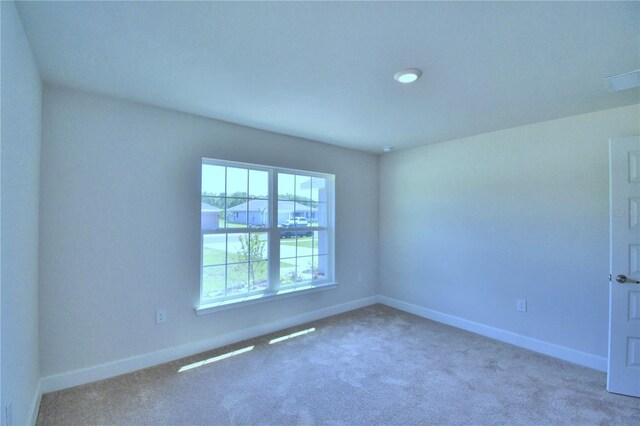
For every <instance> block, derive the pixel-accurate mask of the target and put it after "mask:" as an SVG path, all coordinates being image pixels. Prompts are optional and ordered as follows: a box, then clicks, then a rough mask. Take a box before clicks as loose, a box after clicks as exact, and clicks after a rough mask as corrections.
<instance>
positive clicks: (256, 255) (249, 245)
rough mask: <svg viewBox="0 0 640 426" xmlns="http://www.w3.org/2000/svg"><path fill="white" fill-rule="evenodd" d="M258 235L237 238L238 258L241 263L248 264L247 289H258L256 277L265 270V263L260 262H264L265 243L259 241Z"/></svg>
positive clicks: (264, 241) (244, 235)
mask: <svg viewBox="0 0 640 426" xmlns="http://www.w3.org/2000/svg"><path fill="white" fill-rule="evenodd" d="M260 235H261V234H259V233H252V234H242V235H240V237H239V238H238V240H239V241H240V248H241V250H240V253H238V257H239V260H240V261H241V262H248V263H249V275H250V278H249V279H250V282H249V287H250V288H251V289H255V288H256V287H258V284H259V281H256V276H258V277H260V276H262V275H263V274H264V273H265V272H266V270H267V264H266V262H261V261H262V260H266V256H265V254H264V251H265V248H266V245H267V241H266V240H263V239H261V238H260ZM259 279H260V278H258V280H259Z"/></svg>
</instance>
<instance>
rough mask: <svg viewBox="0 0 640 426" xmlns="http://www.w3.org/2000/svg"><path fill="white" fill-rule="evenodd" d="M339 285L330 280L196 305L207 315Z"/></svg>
mask: <svg viewBox="0 0 640 426" xmlns="http://www.w3.org/2000/svg"><path fill="white" fill-rule="evenodd" d="M337 287H338V283H336V282H330V283H325V284H319V285H315V286H311V285H309V286H306V287H298V288H292V289H286V290H280V291H278V292H277V293H265V294H257V295H254V296H247V297H242V298H237V299H230V300H223V301H220V302H213V303H206V304H202V305H200V306H198V307H196V314H197V315H206V314H211V313H214V312H220V311H226V310H227V309H234V308H240V307H243V306H248V305H254V304H256V303H262V302H267V301H270V300H281V299H286V298H287V297H291V296H298V295H302V294H309V293H315V292H318V291H325V290H331V289H334V288H337Z"/></svg>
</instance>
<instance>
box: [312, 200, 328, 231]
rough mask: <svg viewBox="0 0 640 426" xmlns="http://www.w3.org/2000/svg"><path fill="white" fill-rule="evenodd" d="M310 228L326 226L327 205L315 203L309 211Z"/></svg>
mask: <svg viewBox="0 0 640 426" xmlns="http://www.w3.org/2000/svg"><path fill="white" fill-rule="evenodd" d="M311 223H312V224H313V225H311V226H327V203H315V202H314V205H313V207H312V209H311Z"/></svg>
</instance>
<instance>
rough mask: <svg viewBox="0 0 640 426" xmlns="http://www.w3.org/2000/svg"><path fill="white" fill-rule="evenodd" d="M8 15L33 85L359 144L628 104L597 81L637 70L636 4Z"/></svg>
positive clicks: (66, 10)
mask: <svg viewBox="0 0 640 426" xmlns="http://www.w3.org/2000/svg"><path fill="white" fill-rule="evenodd" d="M18 9H19V12H20V15H21V17H22V20H23V22H24V25H25V29H26V32H27V35H28V37H29V40H30V43H31V46H32V49H33V52H34V56H35V58H36V62H37V64H38V67H39V69H40V73H41V76H42V78H43V80H44V81H46V82H49V83H54V84H60V85H65V86H70V87H74V88H79V89H84V90H88V91H92V92H97V93H101V94H106V95H111V96H116V97H121V98H126V99H130V100H133V101H138V102H143V103H146V104H150V105H156V106H161V107H166V108H170V109H174V110H179V111H184V112H188V113H192V114H197V115H201V116H206V117H212V118H216V119H220V120H225V121H229V122H233V123H238V124H242V125H246V126H251V127H256V128H259V129H264V130H269V131H273V132H279V133H284V134H289V135H294V136H299V137H303V138H308V139H313V140H318V141H321V142H326V143H330V144H335V145H340V146H344V147H348V148H354V149H359V150H364V151H371V152H381V151H382V148H383V146H384V145H392V146H394V147H395V148H396V149H401V148H407V147H412V146H417V145H423V144H428V143H435V142H441V141H445V140H450V139H455V138H459V137H463V136H469V135H474V134H478V133H484V132H488V131H492V130H498V129H504V128H508V127H514V126H519V125H523V124H528V123H533V122H539V121H544V120H549V119H554V118H560V117H564V116H569V115H574V114H580V113H585V112H590V111H596V110H600V109H606V108H613V107H617V106H623V105H629V104H632V103H638V102H640V90H639V89H631V90H626V91H623V92H618V93H612V92H610V91H609V90H608V89H607V87H606V85H605V83H604V81H603V78H604V77H607V76H610V75H613V74H620V73H624V72H628V71H632V70H636V69H638V68H640V2H637V1H635V2H619V3H616V2H561V3H560V2H406V3H405V2H194V3H191V2H135V3H134V2H78V3H73V2H42V3H40V2H21V3H19V4H18ZM409 67H416V68H420V69H422V71H423V76H422V78H421V79H420V80H418V81H417V82H415V83H413V84H408V85H402V84H399V83H398V82H396V81H395V80H394V79H393V75H394V73H396V72H397V71H399V70H401V69H404V68H409Z"/></svg>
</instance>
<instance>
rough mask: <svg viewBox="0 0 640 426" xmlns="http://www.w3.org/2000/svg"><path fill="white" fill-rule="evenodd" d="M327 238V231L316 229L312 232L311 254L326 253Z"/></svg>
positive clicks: (327, 247)
mask: <svg viewBox="0 0 640 426" xmlns="http://www.w3.org/2000/svg"><path fill="white" fill-rule="evenodd" d="M328 253H329V238H328V236H327V231H316V232H314V233H313V254H314V255H318V254H328Z"/></svg>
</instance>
